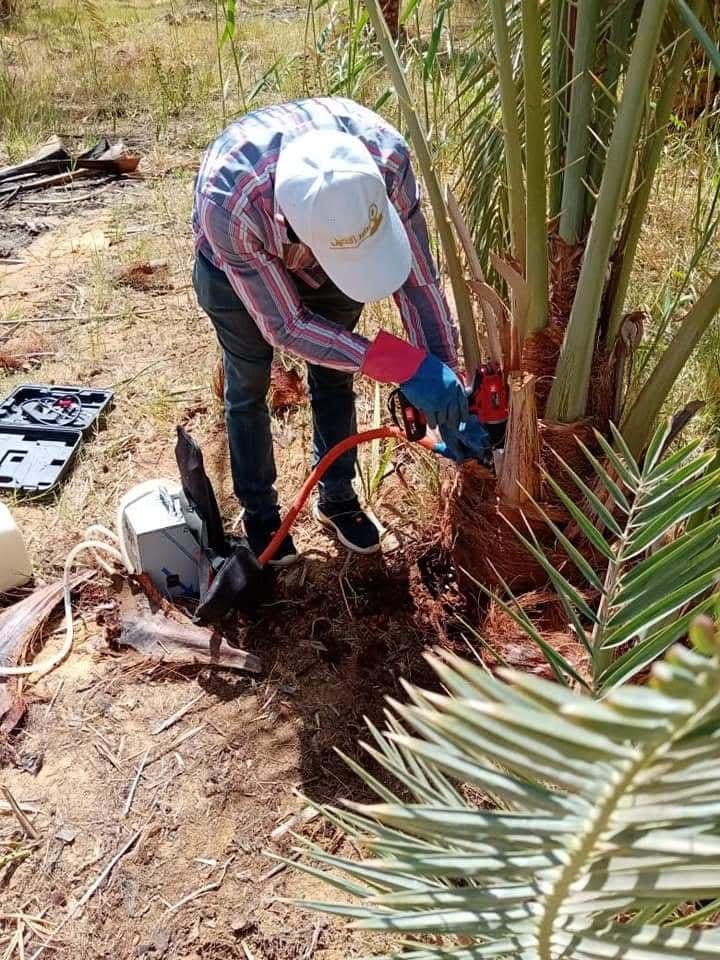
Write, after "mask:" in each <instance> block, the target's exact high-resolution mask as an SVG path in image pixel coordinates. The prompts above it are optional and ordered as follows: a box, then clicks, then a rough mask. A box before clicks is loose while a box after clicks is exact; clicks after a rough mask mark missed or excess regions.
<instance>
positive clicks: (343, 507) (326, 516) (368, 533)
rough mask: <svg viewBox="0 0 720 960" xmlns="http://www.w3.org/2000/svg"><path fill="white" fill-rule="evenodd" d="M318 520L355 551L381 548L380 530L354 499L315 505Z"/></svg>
mask: <svg viewBox="0 0 720 960" xmlns="http://www.w3.org/2000/svg"><path fill="white" fill-rule="evenodd" d="M313 514H314V516H315V519H316V520H319V521H320V523H321V524H322V525H323V526H324V527H327V528H328V530H332V531H333V533H334V534H335V536H336V537H337V538H338V540H339V541H340V543H341V544H342V545H343V546H344V547H347V548H348V550H352V551H353V552H354V553H377V552H378V550H379V549H380V531H379V530H378V528H377V526H376V525H375V523H373V521H372V520H371V519H370V517H369V516H368V515H367V514H366V513H364V512H363V511H362V510H361V509H360V504H359V503H358V501H357V499H356V498H355V497H353V499H352V500H339V501H337V502H327V503H320V501H318V502H317V503H316V504H315V506H314V507H313Z"/></svg>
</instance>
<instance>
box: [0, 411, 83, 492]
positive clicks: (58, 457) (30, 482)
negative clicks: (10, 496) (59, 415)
mask: <svg viewBox="0 0 720 960" xmlns="http://www.w3.org/2000/svg"><path fill="white" fill-rule="evenodd" d="M81 443H82V433H80V431H79V430H59V429H57V428H56V429H54V430H44V429H42V428H41V427H13V426H0V488H2V489H5V490H16V491H18V492H19V493H27V494H36V495H38V496H40V495H44V494H46V493H49V492H50V491H51V490H53V489H54V488H55V487H56V486H57V485H58V484H59V483H60V481H61V480H62V479H63V478H64V477H65V474H66V473H67V472H68V470H69V469H70V466H71V465H72V461H73V459H74V457H75V454H76V453H77V451H78V447H79V446H80V444H81Z"/></svg>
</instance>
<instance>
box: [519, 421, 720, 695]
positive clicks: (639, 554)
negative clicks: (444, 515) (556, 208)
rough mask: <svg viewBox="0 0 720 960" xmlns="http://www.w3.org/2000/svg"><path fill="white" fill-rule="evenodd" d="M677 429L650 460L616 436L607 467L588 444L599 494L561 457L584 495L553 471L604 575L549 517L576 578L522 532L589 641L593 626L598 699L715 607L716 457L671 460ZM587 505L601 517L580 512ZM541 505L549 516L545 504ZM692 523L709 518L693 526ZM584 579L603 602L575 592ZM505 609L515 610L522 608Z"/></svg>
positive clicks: (719, 533) (658, 442)
mask: <svg viewBox="0 0 720 960" xmlns="http://www.w3.org/2000/svg"><path fill="white" fill-rule="evenodd" d="M668 430H669V425H668V424H667V423H664V424H662V425H661V426H660V427H659V428H658V430H657V431H656V433H655V434H654V436H653V438H652V440H651V442H650V445H649V446H648V449H647V452H646V454H645V457H644V460H643V462H642V463H638V462H637V461H636V460H635V459H634V458H633V456H632V454H631V452H630V450H629V448H628V447H627V445H626V444H625V443H624V442H623V441H622V438H621V437H620V434H619V433H618V431H617V430H613V435H614V438H615V443H616V445H615V447H613V446H611V445H610V444H609V443H608V441H607V440H606V439H605V438H604V437H601V436H600V435H598V443H599V444H600V446H601V448H602V450H603V452H604V453H605V455H606V458H607V467H606V466H604V465H603V464H601V463H600V461H599V460H598V459H597V458H596V457H595V456H593V454H591V453H590V451H589V450H587V448H586V447H584V446H583V445H582V444H580V446H581V447H582V449H583V450H584V452H585V454H586V456H587V458H588V460H589V461H590V464H591V466H592V467H593V469H594V471H595V473H596V475H597V478H598V481H599V486H598V488H596V489H595V491H592V490H591V489H590V488H589V486H588V485H587V484H586V483H585V482H584V481H583V480H582V479H581V478H580V477H579V476H578V474H577V473H576V472H575V471H573V470H572V469H571V468H570V467H569V466H568V465H567V464H566V463H565V461H564V460H562V458H560V457H559V456H557V460H558V462H559V463H560V466H561V467H562V469H563V471H564V472H565V474H566V475H567V476H568V477H569V478H570V480H571V481H572V482H573V483H574V484H575V486H576V487H577V489H578V494H579V496H570V495H569V494H568V493H567V492H566V490H564V489H563V488H562V487H561V486H560V485H559V484H558V482H557V481H556V480H555V479H554V478H553V477H552V476H550V474H549V473H548V472H547V471H546V472H545V474H544V475H545V480H546V482H547V484H548V486H549V487H550V488H551V489H552V490H553V492H554V493H555V495H556V497H557V498H558V500H559V501H560V502H561V503H562V504H563V506H564V507H565V509H566V510H567V512H568V514H569V516H570V517H571V518H572V519H573V520H574V522H575V523H576V525H577V528H578V530H579V531H580V533H582V534H583V536H584V537H585V539H586V540H587V542H588V543H589V544H590V545H591V546H592V548H593V549H594V551H595V552H596V556H599V557H600V558H601V559H602V561H603V562H604V564H605V566H604V569H603V570H601V571H599V572H598V571H596V569H595V568H594V567H593V566H592V565H591V564H590V563H589V562H588V560H587V558H586V557H585V556H584V555H583V553H582V551H581V550H580V549H579V548H578V546H577V545H576V544H575V543H573V541H572V540H571V539H570V538H569V537H568V536H567V534H566V533H565V532H563V531H562V530H561V529H560V527H558V525H557V524H556V523H555V522H554V521H552V520H551V519H550V518H549V517H548V516H547V514H544V516H545V519H546V522H547V524H548V526H549V527H550V529H551V530H552V531H553V533H554V534H555V536H556V538H557V542H558V545H559V546H560V547H561V548H562V549H563V550H564V551H565V553H566V554H567V557H568V561H569V563H570V565H571V567H572V568H574V574H573V573H571V572H570V571H569V570H568V569H565V571H564V572H563V573H562V574H560V573H559V572H558V571H557V570H556V569H555V567H554V564H553V562H552V561H551V560H550V559H549V558H548V557H547V556H546V555H545V554H544V553H543V551H542V548H541V547H540V544H539V542H538V541H537V539H536V538H535V537H532V539H528V536H527V535H526V534H525V532H524V531H521V530H516V534H517V536H518V538H519V540H520V541H521V542H522V543H523V544H524V545H525V547H526V548H527V549H528V551H529V552H530V553H531V554H532V556H533V557H534V558H535V560H537V561H538V562H539V563H540V565H541V566H542V567H543V569H544V570H545V572H546V574H547V576H548V580H549V581H550V583H551V584H552V586H553V588H554V589H555V591H556V593H557V594H558V597H559V598H560V600H561V602H562V604H563V608H564V609H565V612H566V614H567V617H568V621H569V623H570V624H571V626H572V629H573V631H574V633H575V634H576V636H578V637H580V638H581V639H582V640H583V642H585V636H586V634H585V630H584V625H587V631H588V633H589V637H590V639H589V646H590V652H591V655H592V676H591V677H589V678H586V681H587V684H588V686H590V687H591V688H592V689H593V690H594V691H595V693H596V694H598V695H599V694H601V693H604V692H605V691H607V690H608V689H609V688H610V687H611V686H615V685H617V684H620V683H623V682H624V681H626V680H628V679H630V678H631V677H632V676H634V675H635V674H637V673H639V672H640V671H642V670H644V669H645V668H646V667H647V666H648V665H649V664H650V663H651V662H652V661H653V660H654V659H656V658H657V657H659V656H661V655H662V654H663V653H664V652H665V650H667V648H668V647H669V646H670V645H671V644H673V643H674V642H675V641H676V640H678V639H680V638H681V637H682V636H683V634H684V632H685V631H686V630H687V627H688V625H689V623H690V622H691V621H692V620H693V618H694V617H695V616H696V615H697V614H698V613H701V612H703V611H704V610H705V609H706V608H707V603H708V594H709V593H710V592H711V591H712V588H713V587H714V585H715V584H716V583H717V582H718V581H719V580H720V518H718V517H711V519H710V520H707V521H705V522H702V518H704V516H705V512H706V511H707V510H708V508H713V507H715V506H716V505H717V504H718V502H720V470H718V469H717V465H716V460H715V452H714V451H708V452H706V453H699V452H698V445H697V444H696V443H693V444H689V445H687V446H685V447H683V448H682V449H681V450H679V451H677V452H675V453H672V454H669V455H667V456H663V450H664V448H665V441H666V439H667V436H668ZM583 501H584V502H585V503H586V504H588V505H589V510H590V511H592V514H593V516H592V517H591V515H590V513H588V514H586V513H585V512H584V511H583V509H581V507H580V506H579V504H582V503H583ZM535 506H536V507H537V509H538V510H539V511H540V512H541V514H543V513H544V512H543V510H542V508H541V506H540V505H539V504H535ZM586 509H587V508H586ZM693 518H698V520H699V521H700V522H696V523H692V520H693ZM596 563H597V560H596ZM578 579H580V580H583V581H585V583H587V584H588V586H589V587H590V588H591V589H592V590H594V591H595V598H596V599H595V602H594V603H593V601H592V599H590V600H588V598H587V597H586V596H585V595H584V594H583V593H582V592H581V591H580V590H579V589H578V588H577V586H575V583H576V581H577V580H578ZM506 592H508V593H509V591H508V590H507V589H506ZM511 599H512V598H511ZM503 603H505V606H506V607H507V608H509V609H512V608H513V606H515V604H514V603H510V604H508V603H506V601H503ZM515 620H516V622H517V623H519V624H520V626H522V627H523V629H525V632H526V633H527V635H528V637H529V638H530V639H531V640H532V641H533V642H534V643H536V644H537V645H538V646H539V647H540V649H541V650H542V651H543V653H544V655H545V657H546V659H547V660H548V662H549V663H550V664H551V665H553V668H555V667H554V660H553V658H551V657H550V656H548V652H547V644H546V643H544V642H543V643H542V644H541V643H539V642H538V631H537V630H536V629H535V628H534V627H533V628H532V629H528V625H527V623H526V622H524V621H523V619H522V618H520V617H517V616H516V617H515Z"/></svg>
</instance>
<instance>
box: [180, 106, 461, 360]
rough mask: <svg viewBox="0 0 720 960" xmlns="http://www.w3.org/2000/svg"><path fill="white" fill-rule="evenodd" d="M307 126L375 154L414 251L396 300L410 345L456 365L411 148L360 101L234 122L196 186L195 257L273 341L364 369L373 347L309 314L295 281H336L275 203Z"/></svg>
mask: <svg viewBox="0 0 720 960" xmlns="http://www.w3.org/2000/svg"><path fill="white" fill-rule="evenodd" d="M304 128H305V129H307V128H314V129H319V130H322V129H327V130H341V131H344V132H346V133H350V134H353V135H354V136H356V137H358V138H359V139H360V140H362V142H363V143H364V144H365V146H366V147H367V148H368V150H369V151H370V153H371V154H372V156H373V158H374V159H375V162H376V163H377V165H378V168H379V170H380V172H381V173H382V175H383V177H384V179H385V184H386V186H387V191H388V196H389V197H390V200H391V202H392V203H393V204H394V206H395V209H396V210H397V212H398V214H399V215H400V218H401V220H402V221H403V223H404V224H405V226H406V229H407V234H408V239H409V240H410V246H411V249H412V268H411V270H410V275H409V277H408V279H407V280H406V282H405V284H404V286H403V287H402V288H401V289H400V290H398V291H397V292H396V293H395V294H394V299H395V303H396V304H397V306H398V309H399V310H400V314H401V316H402V319H403V322H404V324H405V328H406V330H407V335H408V338H409V340H410V341H411V343H413V344H414V345H415V346H419V347H423V348H425V349H427V350H428V351H429V352H430V353H433V354H435V356H436V357H438V358H439V359H440V360H443V361H444V362H446V363H449V364H451V365H452V366H453V367H455V366H456V365H457V330H456V327H455V325H454V323H453V320H452V317H451V315H450V310H449V308H448V304H447V300H446V299H445V295H444V293H443V292H442V290H441V288H440V284H439V280H438V273H437V269H436V266H435V263H434V260H433V258H432V255H431V253H430V245H429V242H428V233H427V225H426V223H425V218H424V216H423V213H422V210H421V205H420V192H419V188H418V185H417V183H416V181H415V176H414V174H413V171H412V166H411V164H410V155H409V150H408V146H407V144H406V143H405V141H404V140H403V138H402V137H401V136H400V134H399V133H398V132H397V130H395V129H394V128H393V127H391V126H390V125H389V124H387V123H386V122H385V121H384V120H383V119H382V118H381V117H379V116H378V115H377V114H375V113H373V112H372V111H371V110H367V109H366V108H365V107H361V106H360V105H359V104H357V103H354V102H353V101H352V100H346V99H341V98H339V97H327V98H318V99H314V100H300V101H296V102H294V103H286V104H280V105H278V106H272V107H266V108H264V109H262V110H257V111H256V112H254V113H251V114H249V115H248V116H245V117H243V118H241V119H240V120H237V121H236V122H235V123H233V124H231V125H230V126H229V127H228V128H227V130H225V131H224V132H223V133H222V134H221V135H220V136H219V137H218V139H217V140H216V141H215V142H214V143H213V144H212V145H211V146H210V148H209V149H208V151H207V153H206V154H205V157H204V159H203V162H202V166H201V168H200V173H199V174H198V177H197V181H196V184H195V202H194V206H193V218H192V224H193V234H194V237H195V249H196V251H198V252H199V253H201V254H202V255H203V256H204V257H206V258H207V259H208V260H209V261H210V262H211V263H213V264H214V265H215V266H216V267H218V268H219V269H220V270H223V271H224V273H225V274H226V276H227V278H228V280H229V281H230V283H231V284H232V287H233V289H234V290H235V292H236V293H237V295H238V297H239V298H240V300H242V302H243V304H244V305H245V307H246V308H247V310H248V312H249V313H250V315H251V316H252V317H253V319H254V320H255V322H256V323H257V325H258V327H259V329H260V332H261V333H262V335H263V337H264V338H265V340H267V342H268V343H270V344H272V345H273V346H275V347H279V348H281V349H284V350H287V351H288V352H290V353H292V354H294V355H295V356H298V357H302V358H303V359H304V360H307V361H309V362H310V363H316V364H320V365H322V366H326V367H333V368H335V369H337V370H346V371H353V372H354V371H356V370H359V369H360V367H361V366H362V363H363V360H364V358H365V354H366V353H367V350H368V348H369V341H368V340H366V339H365V338H364V337H361V336H359V335H358V334H355V333H350V332H348V331H346V330H343V329H341V328H340V327H338V326H337V325H335V324H333V323H332V322H330V321H328V320H325V319H324V318H323V317H320V316H317V315H316V314H314V313H312V312H311V311H310V310H308V309H307V308H306V307H305V306H304V305H303V304H302V303H301V301H300V298H299V296H298V292H297V289H296V286H295V284H294V283H293V279H292V278H293V276H297V277H299V278H300V279H301V280H303V281H304V282H305V283H307V284H309V285H310V286H311V287H315V288H317V287H319V286H321V285H322V284H323V283H324V282H325V281H326V280H327V277H326V275H325V273H324V272H323V270H322V269H321V267H320V265H319V264H318V262H317V261H316V260H315V257H314V256H313V253H312V251H311V250H310V248H309V247H307V246H305V245H304V244H302V243H299V242H297V238H296V237H295V236H294V235H291V236H289V235H288V225H287V222H286V221H285V219H284V218H283V216H282V214H281V213H280V211H279V209H278V207H277V204H276V202H275V182H274V181H275V167H276V164H277V159H278V154H279V151H280V146H281V143H282V139H283V136H286V135H288V134H291V135H292V134H295V133H297V132H299V131H301V130H302V129H304ZM291 237H292V239H291ZM293 240H294V241H295V242H293Z"/></svg>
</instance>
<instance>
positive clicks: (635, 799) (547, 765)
mask: <svg viewBox="0 0 720 960" xmlns="http://www.w3.org/2000/svg"><path fill="white" fill-rule="evenodd" d="M691 639H692V641H693V649H688V648H686V647H676V648H674V649H673V650H672V651H671V652H670V653H668V654H667V656H666V657H665V659H664V661H663V662H662V663H658V664H656V665H655V666H654V668H653V672H652V679H651V682H650V684H649V686H647V687H635V686H625V687H621V688H619V689H616V690H612V691H610V692H609V693H608V695H607V696H606V697H605V699H604V700H603V701H602V702H597V701H595V700H593V699H592V698H591V697H588V696H585V695H581V694H578V693H575V692H572V691H569V690H567V689H566V688H564V687H562V686H560V685H558V684H555V683H551V682H549V681H546V680H541V679H539V678H537V677H532V676H527V675H524V674H518V673H512V672H510V671H503V674H504V678H503V679H498V678H495V677H491V676H489V675H488V674H487V673H486V672H485V671H484V670H482V669H481V668H479V667H476V666H474V665H472V664H469V663H467V662H466V661H463V660H461V659H459V658H457V657H455V656H453V655H450V654H443V655H442V659H441V660H438V659H433V660H432V661H431V662H432V663H433V666H434V668H435V670H436V671H437V674H438V679H439V680H440V681H441V683H442V685H443V687H444V688H445V690H446V691H447V692H446V693H444V694H437V693H428V692H423V691H418V690H412V691H411V693H412V700H413V702H412V703H410V704H409V705H407V706H402V707H399V706H396V708H395V710H396V712H397V713H398V714H399V715H400V716H401V718H402V723H403V725H404V726H405V727H407V729H408V730H410V731H411V732H410V733H399V732H397V727H396V728H395V730H392V729H391V730H388V731H386V732H384V733H382V734H380V735H379V737H380V739H381V741H383V744H384V745H383V746H382V747H381V748H380V750H379V751H378V758H379V762H380V764H381V766H383V767H385V771H386V772H388V773H391V774H392V773H394V772H395V766H396V765H395V764H392V765H390V764H387V763H386V762H385V760H384V759H383V758H386V757H390V756H400V757H402V758H403V760H402V762H403V763H404V764H405V765H408V766H409V765H410V764H411V763H412V762H415V761H422V763H423V765H424V767H425V769H427V770H428V771H429V772H436V773H437V774H438V775H440V776H442V777H444V776H445V775H446V772H447V770H448V767H452V769H453V776H454V777H455V778H456V779H458V780H459V781H461V782H473V783H475V784H476V785H478V786H480V788H481V789H483V790H486V791H488V792H490V793H494V790H495V787H496V785H497V782H498V779H497V778H499V780H500V781H501V782H502V783H503V785H504V794H505V807H504V808H503V809H498V808H497V807H495V808H487V807H482V808H479V807H477V806H475V805H474V804H473V803H471V802H469V801H468V800H466V799H464V796H463V795H462V794H461V793H460V792H457V791H456V792H455V799H454V800H453V801H452V802H448V801H444V802H443V801H440V800H438V799H436V800H433V801H432V802H429V801H428V800H427V798H426V797H425V796H424V795H422V794H418V793H417V792H415V791H414V790H413V789H412V787H411V788H410V799H409V800H407V801H405V802H400V801H386V802H383V803H379V804H372V805H363V806H361V805H355V804H353V805H351V809H352V811H353V812H352V814H351V815H350V816H349V817H345V819H340V820H339V819H338V816H337V813H336V811H335V810H334V809H330V810H328V816H329V817H330V818H331V820H332V822H334V823H336V824H338V823H340V824H341V825H342V827H343V829H344V830H345V831H346V832H347V834H348V835H349V836H351V837H353V838H355V839H356V840H357V841H358V842H359V843H360V845H361V846H362V847H363V848H364V849H365V850H366V851H369V852H370V857H369V858H367V859H361V860H352V859H349V858H344V857H338V856H331V855H329V854H326V853H324V852H323V851H322V850H319V848H318V847H317V846H315V845H313V844H311V843H309V842H307V841H304V840H301V841H300V846H298V847H297V848H296V849H297V850H298V852H301V853H305V854H307V855H308V862H306V861H305V860H303V861H302V862H301V863H300V864H299V869H301V870H304V871H306V872H308V873H310V874H311V875H312V876H313V877H315V878H316V879H317V878H321V879H325V880H326V881H327V882H328V883H329V884H331V885H335V886H337V887H338V888H339V889H340V890H341V891H342V893H343V897H344V900H343V902H332V901H328V902H324V901H319V900H316V901H312V902H307V901H305V902H303V904H302V906H303V907H304V908H306V909H311V910H320V911H325V912H329V913H333V914H337V915H340V916H345V917H348V918H350V919H351V921H352V927H354V928H355V929H358V930H373V931H381V932H386V933H392V934H404V935H412V936H413V937H415V938H416V937H418V936H423V937H424V936H425V935H433V936H440V937H441V938H442V939H441V940H440V941H437V940H435V941H434V942H432V943H425V942H420V941H418V940H417V939H413V940H410V941H408V942H407V945H406V946H407V949H406V950H405V952H402V953H398V954H390V955H388V960H390V957H402V958H403V960H480V958H483V957H499V958H504V960H508V958H523V960H551V958H560V960H601V958H606V957H620V956H621V957H623V958H629V960H654V958H656V957H661V956H662V957H663V958H665V960H710V958H712V957H716V956H718V955H719V954H720V933H718V931H717V930H712V929H708V928H707V927H706V926H705V925H704V921H705V920H706V918H707V912H706V911H704V910H703V909H702V908H700V909H698V908H694V909H693V910H691V911H687V910H685V911H683V912H684V913H688V915H689V918H690V919H689V921H688V926H683V925H682V924H681V923H675V922H674V919H673V912H674V910H673V907H672V906H671V907H668V906H667V905H668V904H671V905H672V904H679V905H683V904H686V903H690V904H694V903H697V902H702V901H706V900H710V901H712V902H713V904H714V905H715V907H714V908H715V909H717V903H716V901H718V898H719V897H720V839H718V837H717V836H716V833H715V831H716V825H717V816H718V811H720V782H719V781H718V779H717V776H716V770H717V764H718V761H720V738H719V737H718V736H717V732H716V731H717V725H718V722H719V721H720V633H718V632H716V630H715V628H713V627H712V624H710V625H709V626H708V625H707V624H698V625H697V627H695V628H693V629H692V630H691ZM376 736H377V732H376ZM354 769H356V770H357V771H358V772H360V775H361V776H362V777H363V778H364V779H365V780H366V782H368V783H369V784H370V785H371V786H372V785H373V783H374V777H372V776H370V775H368V774H367V773H365V772H364V771H362V769H361V768H359V767H357V766H354ZM467 774H471V776H468V775H467ZM340 816H341V818H342V817H343V815H342V814H341V815H340ZM309 861H314V862H315V864H317V865H313V863H312V862H309ZM648 917H649V918H653V917H655V918H662V917H665V919H666V920H667V919H669V920H670V922H669V923H666V924H665V925H663V924H662V923H661V922H647V920H646V919H645V918H648ZM459 937H462V938H463V940H462V942H459V941H458V938H459Z"/></svg>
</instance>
